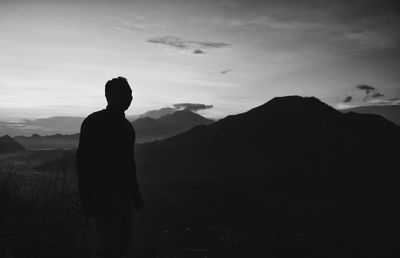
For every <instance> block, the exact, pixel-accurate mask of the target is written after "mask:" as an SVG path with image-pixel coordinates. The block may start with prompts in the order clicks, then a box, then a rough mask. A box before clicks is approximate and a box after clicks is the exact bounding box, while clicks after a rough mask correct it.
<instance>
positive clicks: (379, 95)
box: [372, 92, 385, 98]
mask: <svg viewBox="0 0 400 258" xmlns="http://www.w3.org/2000/svg"><path fill="white" fill-rule="evenodd" d="M384 96H385V95H383V94H382V93H380V92H377V93H374V94H373V95H372V97H373V98H379V97H384Z"/></svg>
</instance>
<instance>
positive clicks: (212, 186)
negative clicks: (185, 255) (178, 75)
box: [136, 96, 400, 257]
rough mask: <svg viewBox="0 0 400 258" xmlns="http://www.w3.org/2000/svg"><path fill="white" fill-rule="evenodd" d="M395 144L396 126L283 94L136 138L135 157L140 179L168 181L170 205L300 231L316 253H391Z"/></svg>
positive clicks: (207, 216)
mask: <svg viewBox="0 0 400 258" xmlns="http://www.w3.org/2000/svg"><path fill="white" fill-rule="evenodd" d="M399 144H400V128H399V127H398V126H396V125H395V124H393V123H392V122H389V121H387V120H385V119H384V118H382V117H380V116H377V115H365V114H357V113H352V112H350V113H342V112H340V111H337V110H336V109H334V108H332V107H330V106H328V105H326V104H324V103H323V102H321V101H320V100H318V99H316V98H314V97H309V98H304V97H299V96H288V97H277V98H274V99H272V100H271V101H269V102H267V103H265V104H264V105H261V106H259V107H256V108H254V109H252V110H250V111H248V112H245V113H242V114H238V115H232V116H228V117H226V118H224V119H221V120H219V121H217V122H215V123H213V124H210V125H208V126H205V125H201V126H197V127H194V128H192V129H191V130H189V131H187V132H184V133H182V134H179V135H176V136H174V137H170V138H168V139H165V140H162V141H158V142H152V143H146V144H139V145H137V146H136V148H137V149H136V159H137V161H136V163H137V166H138V174H139V177H141V178H152V179H149V180H150V181H151V180H158V179H159V180H163V181H165V182H171V183H170V184H171V189H170V190H169V191H170V192H171V193H173V194H174V196H176V197H175V198H177V199H179V198H180V199H182V200H181V201H179V202H178V201H176V202H173V203H174V205H172V206H171V207H177V208H176V209H177V210H178V211H179V213H181V212H182V213H184V214H186V216H193V218H197V220H199V219H200V220H201V221H203V223H206V222H205V221H214V222H215V221H219V222H218V223H219V224H223V225H231V226H232V225H235V226H238V225H242V227H243V228H247V229H249V230H250V229H254V230H257V229H258V230H262V229H263V228H264V227H268V225H271V224H275V225H278V228H285V227H286V229H287V230H288V231H292V232H303V233H304V232H306V233H304V234H305V235H307V236H308V237H309V238H308V239H307V240H304V242H303V243H304V246H303V247H302V248H309V249H310V250H314V251H316V250H317V249H318V251H316V252H317V253H319V255H322V256H324V255H327V256H326V257H331V255H335V254H336V255H338V256H337V257H342V256H343V255H348V256H349V257H377V256H379V257H385V256H386V257H392V256H393V254H394V252H395V250H396V246H397V243H398V241H399V240H400V239H399V236H398V234H397V233H396V230H395V228H398V217H399V215H400V213H399V209H398V205H397V203H398V196H400V195H399V189H400V188H399V187H398V180H397V178H398V170H397V169H395V168H396V167H398V164H396V162H397V159H398V151H397V149H398V146H399ZM172 182H175V183H172ZM167 185H168V184H167ZM172 185H173V186H172ZM185 189H186V190H185ZM188 189H190V190H188ZM180 205H183V206H180ZM201 210H205V211H210V212H209V213H207V212H204V213H200V214H199V213H198V212H199V211H201ZM164 212H165V213H168V212H169V211H168V209H166V210H165V211H164ZM171 212H175V213H176V212H177V211H175V210H174V211H171ZM175 213H174V214H175ZM190 214H191V215H190ZM196 214H197V215H196ZM196 216H198V217H196ZM171 217H173V215H172V214H171ZM199 217H201V218H199ZM181 219H182V220H184V219H185V218H181ZM193 220H196V219H193ZM210 223H211V222H210ZM218 223H217V224H218ZM303 233H301V234H303ZM296 234H297V233H296ZM299 234H300V233H299ZM294 238H295V237H294ZM292 240H293V239H292ZM293 241H294V242H295V241H298V239H297V240H293ZM324 241H325V242H324ZM328 243H329V244H328ZM305 246H307V247H305ZM324 257H325V256H324Z"/></svg>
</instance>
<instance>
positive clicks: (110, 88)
mask: <svg viewBox="0 0 400 258" xmlns="http://www.w3.org/2000/svg"><path fill="white" fill-rule="evenodd" d="M105 92H106V99H107V103H108V106H110V107H111V108H115V109H118V110H121V111H125V110H127V109H128V108H129V106H130V105H131V102H132V90H131V87H130V86H129V83H128V81H127V80H126V78H124V77H118V78H114V79H111V80H109V81H108V82H107V83H106V87H105Z"/></svg>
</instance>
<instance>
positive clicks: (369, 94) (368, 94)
mask: <svg viewBox="0 0 400 258" xmlns="http://www.w3.org/2000/svg"><path fill="white" fill-rule="evenodd" d="M356 87H357V89H359V90H362V91H364V92H365V96H364V101H367V100H368V98H379V97H384V95H383V94H382V93H380V92H378V91H377V89H376V88H375V87H372V86H370V85H365V84H360V85H357V86H356Z"/></svg>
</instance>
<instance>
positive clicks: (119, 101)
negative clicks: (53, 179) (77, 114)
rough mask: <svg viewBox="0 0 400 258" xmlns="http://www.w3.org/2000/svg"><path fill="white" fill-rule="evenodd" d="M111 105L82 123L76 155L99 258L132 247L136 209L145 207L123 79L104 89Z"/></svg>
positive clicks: (128, 90) (85, 210)
mask: <svg viewBox="0 0 400 258" xmlns="http://www.w3.org/2000/svg"><path fill="white" fill-rule="evenodd" d="M105 96H106V99H107V103H108V105H107V107H106V108H105V109H102V110H100V111H97V112H94V113H92V114H90V115H89V116H88V117H86V118H85V120H84V121H83V122H82V125H81V132H80V137H79V147H78V150H77V154H76V162H77V171H78V186H79V191H80V197H81V208H82V212H83V214H84V215H85V216H86V217H87V218H89V217H91V218H94V219H95V222H96V232H97V235H98V239H99V242H100V246H101V251H100V256H101V257H107V258H115V257H120V256H123V255H125V254H126V253H127V251H128V249H129V243H130V240H131V228H132V206H133V208H134V209H135V210H141V209H143V201H142V198H141V195H140V191H139V186H138V183H137V179H136V164H135V159H134V143H135V131H134V129H133V127H132V124H131V123H130V122H129V121H128V120H127V119H126V118H125V113H124V111H125V110H127V109H128V108H129V106H130V104H131V102H132V90H131V88H130V86H129V84H128V81H127V80H126V79H125V78H123V77H118V78H114V79H112V80H109V81H108V82H107V83H106V85H105Z"/></svg>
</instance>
